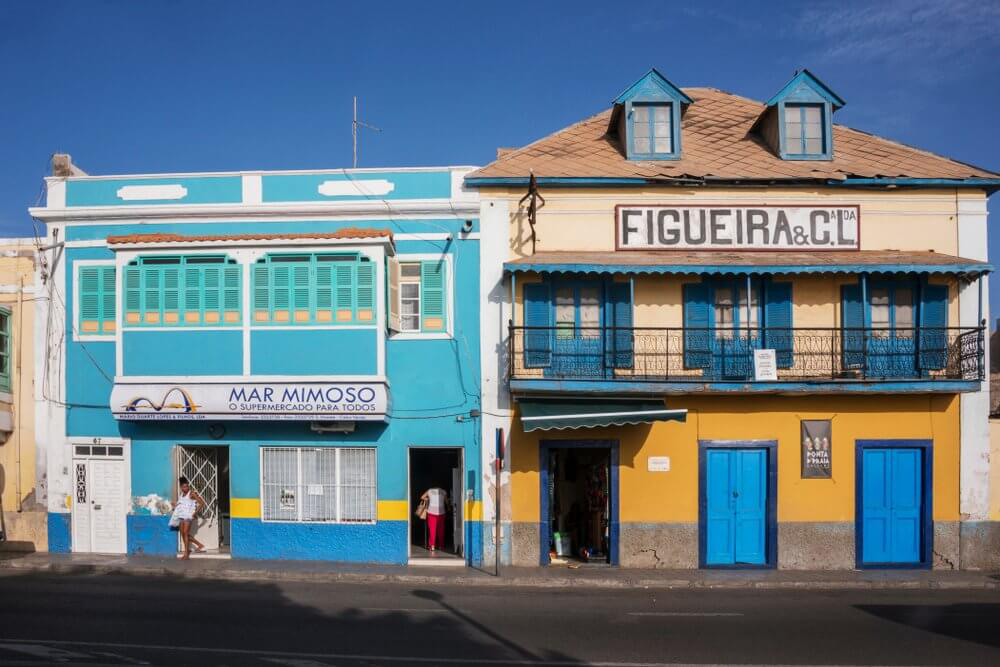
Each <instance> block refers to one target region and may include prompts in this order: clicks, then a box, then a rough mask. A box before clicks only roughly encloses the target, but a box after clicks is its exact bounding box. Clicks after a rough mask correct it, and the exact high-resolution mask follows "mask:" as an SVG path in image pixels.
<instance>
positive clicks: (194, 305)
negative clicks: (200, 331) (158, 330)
mask: <svg viewBox="0 0 1000 667" xmlns="http://www.w3.org/2000/svg"><path fill="white" fill-rule="evenodd" d="M201 297H202V283H201V269H199V268H198V267H196V266H188V267H185V268H184V322H186V323H187V324H199V323H200V322H201V321H202V310H201V308H202V303H201V301H202V299H201Z"/></svg>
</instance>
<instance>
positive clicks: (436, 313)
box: [420, 259, 447, 331]
mask: <svg viewBox="0 0 1000 667" xmlns="http://www.w3.org/2000/svg"><path fill="white" fill-rule="evenodd" d="M446 270H447V269H446V264H445V261H444V259H440V260H432V261H428V262H421V263H420V320H421V330H422V331H444V330H445V327H446V326H447V323H446V313H445V307H446V302H445V283H446V275H445V273H446Z"/></svg>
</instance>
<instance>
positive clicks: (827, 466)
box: [802, 419, 833, 479]
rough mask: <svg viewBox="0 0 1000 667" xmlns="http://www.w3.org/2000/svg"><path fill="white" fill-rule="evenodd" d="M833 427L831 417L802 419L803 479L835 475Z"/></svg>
mask: <svg viewBox="0 0 1000 667" xmlns="http://www.w3.org/2000/svg"><path fill="white" fill-rule="evenodd" d="M832 447H833V427H832V424H831V421H830V420H829V419H803V420H802V479H830V477H831V476H832V475H833V455H832V453H831V452H832Z"/></svg>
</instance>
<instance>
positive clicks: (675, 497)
mask: <svg viewBox="0 0 1000 667" xmlns="http://www.w3.org/2000/svg"><path fill="white" fill-rule="evenodd" d="M843 105H844V101H843V100H842V99H841V98H840V97H838V96H837V95H836V93H834V92H833V91H832V90H831V89H830V88H829V87H828V86H826V85H825V84H824V83H823V82H821V81H820V80H819V79H817V78H816V77H814V76H813V75H812V74H810V73H809V72H808V71H806V70H803V71H801V72H799V73H798V74H796V76H795V77H794V78H793V79H792V80H791V81H789V82H788V83H787V84H786V85H785V86H784V87H783V88H782V89H781V90H780V91H778V93H777V94H775V95H774V96H773V97H772V98H771V99H769V100H768V101H767V102H766V103H759V102H755V101H753V100H749V99H746V98H743V97H740V96H737V95H733V94H730V93H725V92H722V91H719V90H715V89H711V88H685V89H683V90H682V89H680V88H677V87H676V86H674V85H673V84H672V83H670V82H669V81H668V80H667V79H666V78H664V77H663V76H662V75H661V74H660V73H659V72H657V71H656V70H652V71H650V72H649V73H648V74H647V75H645V76H644V77H642V78H641V79H640V80H639V81H637V82H635V83H634V84H632V85H631V86H630V87H629V88H627V89H626V91H625V92H624V93H622V94H621V95H620V96H619V97H618V98H617V99H615V101H614V103H613V106H612V108H611V109H609V110H607V111H604V112H602V113H599V114H597V115H595V116H592V117H590V118H587V119H585V120H583V121H581V122H579V123H576V124H574V125H572V126H570V127H568V128H566V129H564V130H561V131H559V132H556V133H554V134H552V135H550V136H548V137H545V138H543V139H541V140H539V141H536V142H535V143H532V144H530V145H528V146H526V147H524V148H521V149H518V150H510V151H507V150H505V151H502V152H501V153H500V154H499V156H498V159H497V160H496V161H495V162H493V163H492V164H490V165H487V166H486V167H484V168H482V169H480V170H479V171H476V172H473V173H472V174H470V175H469V176H468V177H467V178H466V185H467V186H469V187H475V188H478V190H479V192H480V194H481V198H482V199H481V205H482V215H481V219H482V229H483V231H482V234H483V248H484V250H483V257H482V263H483V269H482V290H483V296H484V299H487V300H488V301H491V302H493V303H499V304H501V305H498V306H496V307H495V308H493V309H491V310H490V311H489V312H484V314H483V316H482V317H483V323H482V330H483V331H484V332H486V333H485V339H484V350H486V351H487V353H484V355H483V356H484V366H483V392H484V396H483V401H484V403H483V408H484V415H485V416H484V424H485V427H486V428H487V429H488V428H489V427H491V426H493V427H496V428H502V429H505V432H506V433H508V434H509V439H507V443H506V444H507V447H506V449H505V450H504V451H505V454H504V455H503V456H504V458H503V461H504V471H503V473H501V479H500V485H499V486H500V491H499V492H500V496H501V499H502V504H503V507H502V509H501V519H502V526H501V531H502V535H503V538H502V541H503V544H502V548H503V549H504V553H505V559H506V560H507V561H508V562H511V563H513V564H516V565H535V564H539V563H540V564H543V565H544V564H548V563H552V562H557V563H558V562H568V561H572V560H573V559H579V560H586V561H593V562H607V563H610V564H620V565H622V566H634V567H679V568H695V567H720V568H727V567H765V568H767V567H781V568H830V569H850V568H869V567H871V568H879V567H890V568H892V567H959V566H961V567H969V568H976V567H989V566H995V565H997V564H998V559H1000V548H998V546H1000V523H998V522H997V521H996V519H997V517H996V516H993V515H991V514H990V497H991V496H990V475H991V470H990V462H989V458H990V457H989V455H990V441H989V425H988V423H987V412H988V399H987V395H986V392H985V391H984V388H985V385H984V371H985V368H986V366H985V364H986V351H985V340H984V329H983V323H984V322H985V318H987V317H988V314H987V312H986V307H987V305H986V304H987V301H986V298H985V290H986V286H985V280H984V279H983V278H984V276H985V274H987V273H988V272H989V271H990V270H991V267H990V266H989V265H988V264H987V263H986V261H985V260H986V198H987V196H988V195H989V194H990V193H992V192H993V191H994V190H995V189H997V188H998V187H1000V174H997V173H993V172H989V171H985V170H982V169H978V168H975V167H971V166H969V165H966V164H962V163H959V162H956V161H953V160H949V159H947V158H943V157H939V156H936V155H932V154H930V153H927V152H924V151H921V150H917V149H914V148H910V147H907V146H903V145H900V144H897V143H894V142H891V141H887V140H885V139H881V138H878V137H875V136H872V135H870V134H866V133H864V132H859V131H856V130H852V129H850V128H847V127H842V126H839V125H834V124H833V122H832V119H833V115H834V113H835V112H836V110H837V109H839V108H840V107H842V106H843ZM491 332H492V335H494V336H495V338H493V339H491V338H490V336H491ZM494 349H496V350H498V351H500V352H501V357H502V358H503V360H504V362H503V363H502V364H500V366H499V367H497V365H496V364H495V363H494V364H493V367H492V368H491V367H490V364H489V361H488V358H489V357H490V354H489V351H492V350H494Z"/></svg>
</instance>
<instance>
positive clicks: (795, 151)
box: [785, 104, 826, 157]
mask: <svg viewBox="0 0 1000 667" xmlns="http://www.w3.org/2000/svg"><path fill="white" fill-rule="evenodd" d="M825 134H826V133H825V132H824V128H823V105H822V104H786V105H785V150H786V152H787V153H788V155H789V157H797V156H805V157H821V156H823V155H824V154H825V153H826V140H825Z"/></svg>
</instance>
